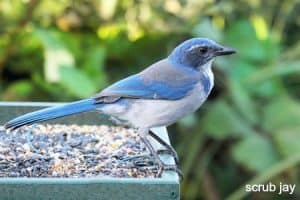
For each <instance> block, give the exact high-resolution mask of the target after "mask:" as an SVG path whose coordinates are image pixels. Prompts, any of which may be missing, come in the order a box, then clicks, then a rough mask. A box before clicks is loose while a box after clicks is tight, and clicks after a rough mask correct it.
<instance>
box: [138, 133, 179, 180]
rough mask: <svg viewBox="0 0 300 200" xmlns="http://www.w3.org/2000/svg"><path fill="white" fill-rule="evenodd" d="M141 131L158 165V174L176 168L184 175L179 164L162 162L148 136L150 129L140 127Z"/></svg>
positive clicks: (159, 175) (142, 137)
mask: <svg viewBox="0 0 300 200" xmlns="http://www.w3.org/2000/svg"><path fill="white" fill-rule="evenodd" d="M139 131H140V132H139V133H140V137H141V140H142V141H143V143H144V144H145V145H146V147H147V148H148V150H149V151H150V154H151V155H152V156H153V157H154V159H155V161H156V163H157V165H158V172H157V176H158V177H161V175H162V172H163V170H174V171H176V172H177V173H178V174H179V176H180V177H182V172H181V171H180V169H178V167H177V165H167V164H165V163H163V162H162V160H161V159H160V157H159V155H158V153H157V152H156V151H155V149H154V148H153V146H152V145H151V143H150V141H149V140H148V138H147V135H148V134H149V129H140V130H139Z"/></svg>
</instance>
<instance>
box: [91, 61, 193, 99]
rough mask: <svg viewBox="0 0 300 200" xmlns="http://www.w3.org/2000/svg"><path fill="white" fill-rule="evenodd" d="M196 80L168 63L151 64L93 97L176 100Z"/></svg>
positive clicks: (187, 91)
mask: <svg viewBox="0 0 300 200" xmlns="http://www.w3.org/2000/svg"><path fill="white" fill-rule="evenodd" d="M196 83H197V80H196V79H195V77H194V76H193V75H188V74H187V73H186V72H183V71H178V70H177V69H174V68H173V67H171V66H170V65H166V64H163V65H162V64H160V65H158V64H157V65H156V66H152V67H150V68H149V69H147V70H146V71H143V72H141V73H139V74H135V75H132V76H129V77H127V78H125V79H123V80H121V81H119V82H116V83H115V84H113V85H111V86H109V87H107V88H106V89H104V90H103V91H102V92H100V93H99V94H97V95H96V96H95V97H94V98H96V99H98V100H99V101H101V100H103V98H106V97H108V98H113V99H114V98H116V99H118V98H121V97H128V98H142V99H165V100H178V99H181V98H183V97H185V96H186V95H187V94H188V93H189V91H191V90H192V89H193V88H194V86H195V84H196Z"/></svg>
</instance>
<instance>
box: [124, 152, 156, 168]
mask: <svg viewBox="0 0 300 200" xmlns="http://www.w3.org/2000/svg"><path fill="white" fill-rule="evenodd" d="M122 161H124V162H130V161H131V162H132V163H133V166H134V167H145V166H153V165H154V164H155V159H154V158H153V157H152V156H151V155H149V154H143V155H136V156H129V157H125V158H122Z"/></svg>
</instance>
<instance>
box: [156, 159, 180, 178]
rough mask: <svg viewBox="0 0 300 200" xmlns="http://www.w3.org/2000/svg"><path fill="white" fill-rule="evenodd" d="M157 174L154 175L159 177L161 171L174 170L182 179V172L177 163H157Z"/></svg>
mask: <svg viewBox="0 0 300 200" xmlns="http://www.w3.org/2000/svg"><path fill="white" fill-rule="evenodd" d="M157 169H158V170H157V174H156V177H158V178H160V177H161V176H162V173H163V171H175V172H176V173H177V174H178V176H179V177H180V180H183V173H182V171H181V170H180V169H179V167H178V165H168V164H165V163H163V162H160V163H158V165H157Z"/></svg>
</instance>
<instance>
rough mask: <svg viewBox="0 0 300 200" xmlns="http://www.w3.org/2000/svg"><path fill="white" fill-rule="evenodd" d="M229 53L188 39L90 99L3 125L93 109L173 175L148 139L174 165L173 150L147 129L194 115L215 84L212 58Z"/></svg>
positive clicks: (11, 126)
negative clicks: (130, 131) (133, 131)
mask: <svg viewBox="0 0 300 200" xmlns="http://www.w3.org/2000/svg"><path fill="white" fill-rule="evenodd" d="M233 53H235V50H234V49H232V48H228V47H223V46H221V45H219V44H217V43H216V42H214V41H212V40H210V39H207V38H192V39H189V40H186V41H184V42H182V43H181V44H179V45H178V46H177V47H176V48H175V49H174V50H173V51H172V52H171V54H170V55H169V56H168V57H167V58H165V59H162V60H160V61H158V62H156V63H154V64H152V65H151V66H149V67H148V68H146V69H144V70H143V71H141V72H140V73H137V74H134V75H131V76H129V77H127V78H125V79H122V80H120V81H118V82H116V83H114V84H112V85H110V86H109V87H107V88H105V89H104V90H102V91H101V92H100V93H98V94H96V95H95V96H93V97H91V98H88V99H84V100H80V101H75V102H72V103H67V104H64V105H60V106H55V107H50V108H46V109H42V110H39V111H35V112H32V113H28V114H25V115H23V116H20V117H17V118H15V119H13V120H11V121H9V122H7V123H6V124H5V127H6V128H7V129H16V128H18V127H21V126H24V125H27V124H33V123H35V122H41V121H45V120H49V119H55V118H59V117H63V116H67V115H73V114H76V113H82V112H88V111H95V110H96V111H99V112H100V113H105V114H108V115H110V116H113V117H116V118H118V119H121V120H123V121H127V122H129V124H131V125H132V126H133V127H134V128H137V130H138V132H139V135H140V137H141V139H142V141H143V142H144V143H145V145H146V147H147V148H148V149H149V151H150V153H151V155H152V156H153V158H154V159H155V163H157V165H158V171H159V173H158V174H160V173H161V171H162V170H163V169H165V170H170V169H171V170H176V171H178V168H177V165H173V166H170V165H166V164H165V163H163V162H162V161H161V160H160V158H159V155H158V154H159V153H158V152H156V151H155V150H154V148H153V147H152V145H151V144H150V142H149V140H148V138H147V136H148V135H150V136H152V137H153V138H154V139H156V140H157V141H158V142H159V143H161V144H162V145H164V146H165V147H166V148H167V150H168V151H169V153H170V154H172V155H173V156H174V158H175V161H176V164H177V163H178V157H177V154H176V151H175V150H174V149H173V148H172V147H171V146H170V145H168V144H167V143H165V142H164V141H163V140H162V139H161V138H159V137H158V136H157V135H155V134H154V133H153V132H151V131H149V130H150V128H153V127H158V126H168V125H170V124H173V123H174V122H176V121H177V120H179V119H180V118H182V117H184V116H185V115H187V114H189V113H192V112H194V111H196V110H197V109H198V108H199V107H200V106H201V105H202V103H203V102H204V101H205V100H206V99H207V97H208V95H209V93H210V92H211V90H212V88H213V85H214V75H213V73H212V70H211V67H212V61H213V60H214V58H216V57H217V56H223V55H229V54H233Z"/></svg>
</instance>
